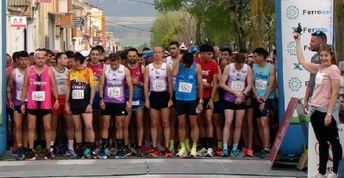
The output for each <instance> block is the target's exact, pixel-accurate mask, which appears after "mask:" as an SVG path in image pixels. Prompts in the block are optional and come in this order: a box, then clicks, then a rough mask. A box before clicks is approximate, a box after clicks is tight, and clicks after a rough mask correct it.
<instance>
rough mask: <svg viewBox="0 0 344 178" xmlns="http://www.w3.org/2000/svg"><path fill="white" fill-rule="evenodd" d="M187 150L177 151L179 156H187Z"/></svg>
mask: <svg viewBox="0 0 344 178" xmlns="http://www.w3.org/2000/svg"><path fill="white" fill-rule="evenodd" d="M187 155H188V154H187V152H186V150H183V149H180V150H179V152H178V153H177V156H178V157H180V158H185V157H186V156H187Z"/></svg>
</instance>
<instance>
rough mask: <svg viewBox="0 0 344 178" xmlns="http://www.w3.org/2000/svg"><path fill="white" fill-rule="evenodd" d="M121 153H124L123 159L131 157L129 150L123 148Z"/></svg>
mask: <svg viewBox="0 0 344 178" xmlns="http://www.w3.org/2000/svg"><path fill="white" fill-rule="evenodd" d="M123 152H124V156H125V157H128V156H130V155H131V150H130V149H129V148H124V150H123Z"/></svg>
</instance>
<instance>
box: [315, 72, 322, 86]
mask: <svg viewBox="0 0 344 178" xmlns="http://www.w3.org/2000/svg"><path fill="white" fill-rule="evenodd" d="M323 79H324V74H322V73H319V72H318V73H317V75H316V76H315V84H317V85H321V83H322V80H323Z"/></svg>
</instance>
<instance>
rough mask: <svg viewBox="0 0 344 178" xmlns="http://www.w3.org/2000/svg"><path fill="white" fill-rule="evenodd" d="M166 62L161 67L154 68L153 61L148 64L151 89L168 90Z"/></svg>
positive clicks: (157, 90)
mask: <svg viewBox="0 0 344 178" xmlns="http://www.w3.org/2000/svg"><path fill="white" fill-rule="evenodd" d="M166 66H167V65H166V63H162V65H161V67H160V68H159V69H156V68H154V65H153V63H151V64H149V65H148V70H149V71H148V73H149V87H150V91H154V92H164V91H167V77H168V76H167V68H166Z"/></svg>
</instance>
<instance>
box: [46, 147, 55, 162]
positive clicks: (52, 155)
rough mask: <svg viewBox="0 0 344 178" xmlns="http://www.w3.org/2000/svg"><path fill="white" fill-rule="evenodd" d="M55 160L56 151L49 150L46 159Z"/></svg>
mask: <svg viewBox="0 0 344 178" xmlns="http://www.w3.org/2000/svg"><path fill="white" fill-rule="evenodd" d="M54 158H55V153H54V149H53V148H50V149H49V150H47V152H46V154H45V156H44V159H45V160H48V159H54Z"/></svg>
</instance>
